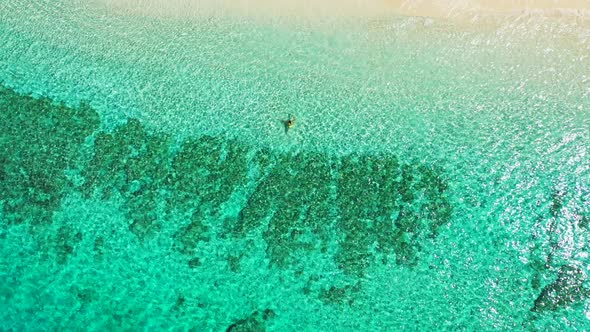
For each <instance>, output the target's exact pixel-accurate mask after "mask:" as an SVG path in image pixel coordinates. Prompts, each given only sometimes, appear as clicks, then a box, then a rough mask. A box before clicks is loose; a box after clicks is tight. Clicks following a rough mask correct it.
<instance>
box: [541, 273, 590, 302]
mask: <svg viewBox="0 0 590 332" xmlns="http://www.w3.org/2000/svg"><path fill="white" fill-rule="evenodd" d="M586 279H587V276H586V274H585V273H584V271H582V269H580V268H579V267H577V266H570V265H566V266H563V267H561V269H559V275H558V277H557V280H555V281H554V282H552V283H551V284H549V285H547V286H546V287H544V288H543V290H542V291H541V294H539V296H538V297H537V299H536V300H535V304H534V306H533V308H532V311H536V312H544V311H555V310H557V309H560V308H564V307H568V306H570V305H573V304H575V303H580V302H582V301H583V300H584V299H586V298H588V297H589V296H590V290H588V289H586V288H584V282H585V281H586Z"/></svg>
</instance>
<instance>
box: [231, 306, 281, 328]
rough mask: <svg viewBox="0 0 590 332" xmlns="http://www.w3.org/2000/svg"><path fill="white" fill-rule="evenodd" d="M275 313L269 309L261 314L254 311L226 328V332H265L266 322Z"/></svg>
mask: <svg viewBox="0 0 590 332" xmlns="http://www.w3.org/2000/svg"><path fill="white" fill-rule="evenodd" d="M274 316H275V313H274V311H273V310H271V309H266V310H264V311H263V312H259V311H255V312H254V313H252V315H250V316H249V317H248V318H244V319H240V320H238V321H237V322H235V323H233V324H231V325H230V326H228V328H227V329H226V330H225V331H226V332H264V331H266V322H267V321H268V320H269V319H271V318H273V317H274Z"/></svg>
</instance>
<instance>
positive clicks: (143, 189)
mask: <svg viewBox="0 0 590 332" xmlns="http://www.w3.org/2000/svg"><path fill="white" fill-rule="evenodd" d="M0 108H1V112H0V125H1V126H2V129H1V130H0V162H1V167H0V220H1V224H2V225H1V226H2V228H3V229H8V228H10V227H12V226H14V225H23V224H26V225H29V228H30V232H31V234H33V236H35V237H37V238H38V239H39V243H40V244H41V245H40V247H41V248H44V249H43V250H45V251H47V252H51V254H48V255H45V256H43V257H49V258H52V259H54V260H55V262H56V263H57V264H59V265H63V264H66V262H67V260H68V257H70V256H72V255H76V251H77V250H78V248H79V246H80V245H81V243H82V239H84V238H85V234H84V232H80V231H79V230H76V229H75V228H74V227H71V225H68V224H63V225H55V226H57V227H55V228H54V229H55V230H54V231H52V233H51V234H49V235H48V234H43V231H44V230H46V228H44V225H51V224H52V223H53V222H54V220H53V216H54V213H55V211H56V210H58V209H59V208H60V206H61V204H62V200H63V199H64V198H65V197H67V196H68V195H81V196H82V197H84V198H85V199H88V200H99V201H116V202H119V203H120V206H121V209H122V210H123V211H122V212H123V215H124V216H125V218H126V219H127V220H126V221H127V226H126V227H127V229H128V230H129V232H131V233H132V234H134V236H135V237H137V239H138V240H139V241H140V242H141V243H144V242H147V241H149V240H150V239H153V238H157V237H159V236H163V235H161V232H160V231H161V229H162V227H163V225H164V223H166V224H168V225H170V224H171V225H172V227H173V228H174V229H175V231H174V233H173V234H172V235H171V238H172V241H173V243H174V244H173V246H172V250H175V251H176V252H178V253H180V254H181V255H183V257H185V259H186V264H187V266H188V267H190V268H191V269H201V268H207V266H206V264H204V263H203V262H202V261H201V257H200V254H201V253H200V252H199V244H200V243H206V242H209V241H212V240H214V239H215V238H223V239H236V240H243V239H247V238H250V237H261V239H262V240H263V241H264V243H265V251H266V256H267V258H268V260H269V262H270V264H271V265H273V266H275V267H277V268H279V269H288V268H290V267H293V266H299V265H300V263H301V262H300V261H301V260H302V259H303V258H304V257H305V256H306V255H311V254H312V253H313V254H314V255H315V254H317V255H320V256H324V257H326V256H328V257H330V259H331V260H332V261H333V263H334V265H335V266H336V267H337V269H339V270H340V271H341V272H343V273H344V274H345V275H346V276H347V277H348V278H349V279H348V280H353V281H352V282H348V283H347V284H344V285H342V284H338V285H332V286H330V287H328V288H325V289H320V290H318V289H316V288H314V287H313V283H314V282H315V281H317V278H318V277H317V276H308V275H305V274H304V273H301V275H302V278H303V276H304V275H305V278H308V279H309V282H308V284H307V286H305V288H304V289H302V292H303V293H304V294H306V295H309V296H314V297H316V298H317V299H319V300H320V301H321V302H322V303H325V304H329V305H352V303H354V301H355V293H357V292H360V291H361V290H362V280H363V277H364V276H365V275H366V273H367V270H368V269H369V268H370V267H371V266H373V265H375V264H385V265H387V264H396V265H398V266H401V267H404V268H409V269H411V268H413V267H415V266H416V264H417V263H418V262H419V261H420V257H421V255H422V254H423V250H424V249H423V247H424V243H425V242H426V241H430V240H431V239H433V238H435V237H437V235H438V234H439V233H440V232H444V231H445V226H447V225H449V224H450V223H451V222H452V218H453V213H454V209H453V204H452V201H451V199H450V198H449V192H448V191H449V189H448V188H449V184H448V183H449V179H448V178H447V177H446V174H445V171H444V168H443V167H440V166H437V165H428V164H424V163H420V162H416V161H407V160H400V159H398V157H396V156H394V155H390V154H375V155H363V154H349V155H345V156H333V155H330V154H324V153H318V152H297V153H289V152H277V151H272V150H269V149H265V148H254V147H250V146H247V145H246V144H244V143H242V142H239V141H237V140H232V139H227V138H224V137H212V136H201V137H192V138H187V139H185V140H182V141H177V140H175V139H174V138H173V137H171V136H170V135H168V134H164V133H158V132H153V131H151V130H150V129H149V128H146V127H145V126H144V125H142V124H141V123H140V122H139V121H138V120H136V119H128V121H127V122H126V123H125V124H122V125H120V126H119V127H116V128H115V129H113V130H112V131H104V130H102V129H100V118H99V115H98V113H97V112H96V111H94V110H93V109H92V108H90V107H88V106H87V105H81V106H79V107H75V108H73V107H67V106H64V105H60V104H56V103H53V102H52V101H50V100H47V99H35V98H33V97H30V96H26V95H21V94H18V93H16V92H14V91H12V90H10V89H8V88H6V87H0ZM236 197H241V199H236ZM553 199H554V201H555V202H554V204H553V205H552V206H551V207H550V209H549V211H548V212H547V215H546V216H542V217H543V218H545V219H549V218H553V219H555V218H558V217H559V215H560V210H561V208H562V207H563V204H564V203H563V200H562V198H560V196H557V195H556V196H555V197H554V198H553ZM230 201H231V202H232V204H234V205H235V206H234V208H233V209H232V211H233V212H231V213H228V212H227V211H226V210H225V207H226V205H227V204H229V203H228V202H230ZM588 218H589V217H588V216H586V215H582V216H581V217H580V219H579V220H578V227H579V228H580V229H585V230H586V231H587V229H588ZM108 236H109V235H108V234H105V235H102V236H98V237H96V238H95V239H92V241H90V243H92V245H93V248H92V249H91V250H92V252H94V253H95V256H96V257H97V259H98V258H99V257H101V256H102V255H103V253H104V252H105V251H108V250H109V248H108V242H107V241H105V238H106V237H108ZM551 241H553V242H555V240H554V239H551ZM334 243H336V244H337V245H336V246H335V249H334V246H333V245H332V246H331V244H334ZM549 250H551V249H549ZM242 256H243V255H242V254H237V255H232V256H230V257H228V267H229V269H230V271H232V272H234V273H240V271H241V269H240V260H241V259H242ZM558 270H559V272H558V275H557V276H556V278H554V279H552V280H553V281H551V282H550V283H549V284H546V285H541V283H537V284H536V285H533V288H534V289H535V291H536V292H537V294H539V295H538V298H537V299H536V300H535V301H534V303H531V307H532V311H533V312H536V313H543V312H547V311H555V310H558V309H560V308H566V307H568V306H570V305H575V304H577V303H581V302H583V301H584V300H585V299H587V298H588V296H589V294H590V293H589V292H588V290H587V288H586V286H585V284H586V281H587V280H586V274H585V273H584V272H583V271H582V270H581V269H580V268H579V267H577V266H574V265H563V266H561V267H559V268H558ZM87 294H93V290H92V289H87V290H86V289H85V290H84V292H81V293H80V295H78V296H79V297H81V298H88V297H91V296H92V295H87ZM177 301H180V302H181V304H182V303H184V301H185V300H184V299H182V300H177ZM272 316H274V312H272V310H270V309H268V310H266V311H264V312H263V313H261V312H255V313H253V314H252V316H250V317H246V318H243V319H240V320H237V321H236V322H235V323H233V324H232V325H231V326H229V327H228V329H227V331H252V330H255V331H264V330H265V324H266V322H267V320H269V319H270V318H272Z"/></svg>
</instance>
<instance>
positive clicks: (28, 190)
mask: <svg viewBox="0 0 590 332" xmlns="http://www.w3.org/2000/svg"><path fill="white" fill-rule="evenodd" d="M0 110H1V111H0V126H1V129H0V203H1V206H2V210H3V215H4V219H5V220H6V221H7V222H8V223H10V224H12V223H14V224H20V223H23V222H31V223H32V224H48V223H51V218H52V213H53V211H55V210H56V209H57V208H58V207H59V205H60V203H61V199H62V198H63V197H64V195H65V194H66V193H67V192H68V187H70V186H71V181H70V180H69V179H68V176H67V172H66V171H67V170H69V169H73V168H75V167H76V165H75V161H76V160H77V159H78V154H79V152H80V149H81V147H82V145H83V143H84V140H85V139H86V137H87V136H89V135H90V134H91V133H92V132H93V131H94V130H96V129H97V128H98V126H99V124H100V119H99V116H98V114H97V113H96V112H95V111H94V110H92V109H91V108H90V107H87V106H86V105H81V106H80V107H79V108H70V107H66V106H64V105H61V104H55V103H53V102H51V101H50V100H48V99H35V98H32V97H30V96H23V95H19V94H17V93H15V92H14V91H12V90H10V89H7V88H6V87H4V86H1V85H0Z"/></svg>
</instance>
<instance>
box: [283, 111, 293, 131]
mask: <svg viewBox="0 0 590 332" xmlns="http://www.w3.org/2000/svg"><path fill="white" fill-rule="evenodd" d="M283 124H284V125H285V134H286V133H287V132H288V131H289V129H291V128H293V126H294V125H295V116H294V115H292V114H290V113H289V115H288V116H287V120H285V121H283Z"/></svg>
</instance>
